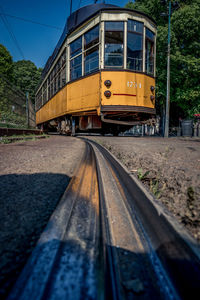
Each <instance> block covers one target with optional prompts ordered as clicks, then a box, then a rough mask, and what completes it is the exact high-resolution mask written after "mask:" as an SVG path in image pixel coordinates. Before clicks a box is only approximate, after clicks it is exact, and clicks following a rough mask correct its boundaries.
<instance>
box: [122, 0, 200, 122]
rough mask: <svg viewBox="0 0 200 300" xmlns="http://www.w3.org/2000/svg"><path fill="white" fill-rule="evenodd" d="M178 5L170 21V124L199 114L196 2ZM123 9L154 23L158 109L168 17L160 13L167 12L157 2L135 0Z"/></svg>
mask: <svg viewBox="0 0 200 300" xmlns="http://www.w3.org/2000/svg"><path fill="white" fill-rule="evenodd" d="M172 2H173V1H172ZM178 3H179V7H178V9H176V10H174V11H173V13H172V18H171V72H170V73H171V88H170V94H171V97H170V98H171V109H170V116H171V120H172V122H173V121H177V120H178V117H183V118H188V117H193V114H194V113H199V112H200V31H199V27H200V0H179V1H178ZM126 7H128V8H132V9H137V10H140V11H143V12H145V13H147V14H148V15H150V16H152V17H153V18H154V19H155V20H156V22H157V25H158V27H157V29H158V34H157V61H156V65H157V70H156V75H157V86H156V87H157V99H158V100H159V103H160V107H161V108H162V105H164V103H165V98H166V69H167V66H166V64H167V34H168V33H167V32H168V17H167V16H166V17H161V14H162V13H164V12H165V13H166V12H167V5H163V1H161V0H135V2H134V3H130V2H129V3H128V4H127V5H126ZM172 7H173V5H172ZM177 112H178V115H177Z"/></svg>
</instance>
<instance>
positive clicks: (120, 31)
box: [105, 21, 124, 68]
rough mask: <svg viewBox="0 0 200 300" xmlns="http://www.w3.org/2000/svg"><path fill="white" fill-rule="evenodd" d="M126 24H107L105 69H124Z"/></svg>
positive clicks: (109, 22) (110, 22)
mask: <svg viewBox="0 0 200 300" xmlns="http://www.w3.org/2000/svg"><path fill="white" fill-rule="evenodd" d="M123 44H124V23H123V22H112V21H108V22H105V67H117V68H122V67H123Z"/></svg>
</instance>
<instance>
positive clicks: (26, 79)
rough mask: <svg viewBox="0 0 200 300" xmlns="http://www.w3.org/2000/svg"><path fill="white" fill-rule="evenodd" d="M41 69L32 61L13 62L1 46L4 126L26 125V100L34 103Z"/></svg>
mask: <svg viewBox="0 0 200 300" xmlns="http://www.w3.org/2000/svg"><path fill="white" fill-rule="evenodd" d="M40 75H41V69H37V67H36V66H35V65H34V63H33V62H31V61H25V60H22V61H18V62H13V60H12V57H11V55H10V53H9V52H8V50H7V49H6V48H5V47H4V46H3V45H1V44H0V121H1V122H2V123H3V124H4V123H5V124H11V125H18V126H21V125H26V98H25V93H26V92H29V95H30V100H32V102H34V96H35V95H34V94H35V89H36V87H37V85H38V82H39V80H40Z"/></svg>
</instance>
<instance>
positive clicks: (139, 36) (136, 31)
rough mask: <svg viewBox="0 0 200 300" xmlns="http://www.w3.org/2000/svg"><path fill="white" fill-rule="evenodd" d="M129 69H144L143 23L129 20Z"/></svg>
mask: <svg viewBox="0 0 200 300" xmlns="http://www.w3.org/2000/svg"><path fill="white" fill-rule="evenodd" d="M127 31H128V32H127V69H131V70H134V71H142V65H143V64H142V56H143V54H142V53H143V23H141V22H137V21H133V20H128V27H127Z"/></svg>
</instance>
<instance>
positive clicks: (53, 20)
mask: <svg viewBox="0 0 200 300" xmlns="http://www.w3.org/2000/svg"><path fill="white" fill-rule="evenodd" d="M79 2H80V0H73V11H75V10H76V9H77V8H78V6H79ZM100 2H102V1H98V2H97V3H100ZM127 2H129V0H118V1H117V0H107V1H105V3H109V4H115V5H118V6H121V7H123V6H125V4H126V3H127ZM92 3H94V1H92V0H81V4H80V7H82V6H85V5H88V4H92ZM69 10H70V0H57V1H56V0H0V13H1V14H2V13H4V15H3V18H4V21H3V20H2V15H0V44H3V45H4V46H5V47H6V48H7V49H8V51H9V52H10V54H11V56H12V57H13V60H14V61H18V60H22V59H23V57H24V58H25V59H26V60H31V61H33V62H34V63H35V65H36V66H37V67H44V65H45V63H46V61H47V59H48V57H49V56H50V55H51V54H52V52H53V50H54V47H55V46H56V43H57V42H58V40H59V37H60V35H61V33H62V29H63V28H64V25H65V22H66V19H67V17H68V16H69ZM6 14H7V15H6ZM8 15H10V16H8ZM11 16H15V17H20V18H23V19H29V20H33V21H35V22H38V23H43V24H48V25H51V26H55V27H58V28H61V29H60V30H59V29H56V28H51V27H45V26H41V25H39V24H33V23H29V22H25V21H22V20H19V19H16V18H13V17H11ZM5 23H6V24H5ZM12 34H13V35H14V39H15V40H16V42H14V41H13V39H12V37H11V35H12ZM16 43H17V44H18V47H17V45H16Z"/></svg>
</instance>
